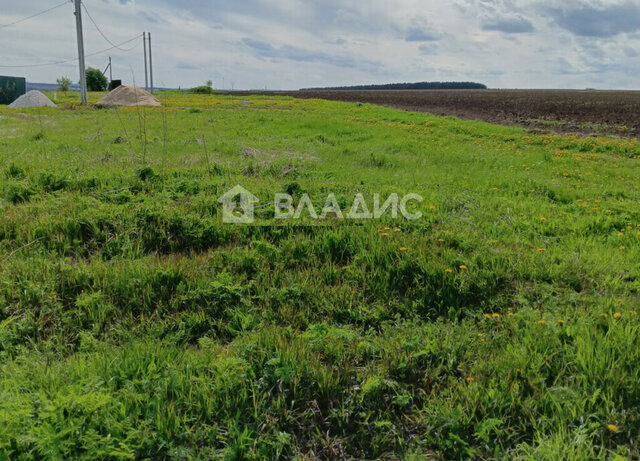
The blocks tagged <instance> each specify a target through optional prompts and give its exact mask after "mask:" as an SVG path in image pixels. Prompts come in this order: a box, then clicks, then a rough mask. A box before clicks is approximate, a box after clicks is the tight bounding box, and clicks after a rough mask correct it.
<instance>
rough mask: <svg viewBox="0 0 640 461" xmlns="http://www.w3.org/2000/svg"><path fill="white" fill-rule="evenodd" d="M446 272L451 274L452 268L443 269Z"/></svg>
mask: <svg viewBox="0 0 640 461" xmlns="http://www.w3.org/2000/svg"><path fill="white" fill-rule="evenodd" d="M444 271H445V272H446V273H447V274H453V269H445V270H444Z"/></svg>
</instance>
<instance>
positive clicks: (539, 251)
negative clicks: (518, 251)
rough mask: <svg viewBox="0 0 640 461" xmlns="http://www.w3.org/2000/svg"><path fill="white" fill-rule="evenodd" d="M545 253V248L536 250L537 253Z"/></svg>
mask: <svg viewBox="0 0 640 461" xmlns="http://www.w3.org/2000/svg"><path fill="white" fill-rule="evenodd" d="M545 251H547V249H546V248H538V253H544V252H545Z"/></svg>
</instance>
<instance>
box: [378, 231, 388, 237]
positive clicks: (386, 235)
mask: <svg viewBox="0 0 640 461" xmlns="http://www.w3.org/2000/svg"><path fill="white" fill-rule="evenodd" d="M380 237H389V234H387V233H386V232H385V233H383V234H380Z"/></svg>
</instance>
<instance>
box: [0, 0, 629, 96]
mask: <svg viewBox="0 0 640 461" xmlns="http://www.w3.org/2000/svg"><path fill="white" fill-rule="evenodd" d="M61 3H62V0H29V1H28V2H25V1H23V2H14V1H10V0H0V74H3V75H21V76H26V77H27V79H28V80H29V81H32V82H55V79H56V78H57V77H59V76H61V75H68V76H69V77H71V78H72V79H73V80H74V81H76V80H77V79H78V69H77V64H76V63H74V62H71V63H66V64H56V65H50V66H42V67H25V68H6V67H2V65H5V66H6V65H14V66H18V65H36V64H42V63H50V62H54V61H55V62H58V61H64V60H67V59H73V58H75V57H77V47H76V46H77V45H76V35H75V19H74V16H73V5H72V3H68V4H65V5H62V6H61V7H59V8H56V9H55V10H53V11H51V12H49V13H46V14H43V15H41V16H38V17H36V18H33V19H30V20H27V21H24V22H22V23H19V24H17V25H15V26H10V27H2V25H4V24H7V23H11V22H13V21H16V20H19V19H21V18H24V17H27V16H30V15H32V14H34V13H38V12H40V11H43V10H46V9H48V8H51V7H55V6H56V5H59V4H61ZM84 3H85V6H86V8H87V10H88V11H89V13H90V14H91V16H92V17H93V19H94V20H95V22H96V23H97V25H98V26H99V28H100V29H101V30H102V32H103V33H104V35H106V37H107V39H109V40H111V42H112V43H115V44H119V43H121V42H124V41H126V40H128V39H130V38H132V37H134V36H136V35H138V34H141V33H142V32H143V31H150V32H152V36H153V45H154V47H153V58H154V74H155V83H156V85H157V86H158V85H162V86H170V87H178V86H181V87H183V88H185V87H191V86H194V85H197V84H202V83H204V82H206V81H207V80H209V79H211V80H213V81H214V86H215V87H217V88H231V86H232V85H233V86H234V88H235V89H250V88H251V89H255V88H265V87H266V88H269V89H297V88H300V87H315V86H332V85H350V84H368V83H389V82H405V81H436V80H439V81H451V80H465V81H466V80H471V81H478V82H482V83H485V84H486V85H488V86H490V87H492V88H585V87H595V88H620V89H623V88H628V89H637V88H638V87H639V86H640V80H639V79H638V78H637V76H638V75H640V0H562V1H558V0H548V1H544V0H540V1H535V0H533V1H531V0H526V1H525V0H450V1H446V2H445V1H442V0H360V1H355V0H241V1H239V0H233V1H229V0H227V1H222V0H182V1H180V2H177V1H175V0H172V1H169V0H153V1H152V0H84ZM84 34H85V41H86V53H87V54H93V53H96V52H99V51H101V50H104V49H106V48H109V47H110V46H111V45H110V44H109V43H108V42H107V41H106V40H105V38H103V37H102V36H101V35H100V34H99V33H98V31H97V30H96V28H95V26H94V25H93V24H92V23H91V21H90V20H89V18H88V17H87V15H86V14H85V15H84ZM136 45H137V47H135V48H134V49H131V47H132V46H136ZM121 48H122V49H114V50H112V51H110V52H107V53H104V54H99V55H96V56H91V57H89V58H87V65H88V66H93V67H99V68H105V67H106V64H107V57H108V56H109V55H111V56H112V58H113V61H114V77H115V78H121V79H123V80H124V81H125V82H130V81H131V80H132V78H133V77H132V76H134V77H135V79H136V83H139V82H141V81H143V80H144V67H143V58H142V53H143V51H142V39H141V38H140V40H137V41H134V42H131V43H128V44H127V45H124V46H122V47H121Z"/></svg>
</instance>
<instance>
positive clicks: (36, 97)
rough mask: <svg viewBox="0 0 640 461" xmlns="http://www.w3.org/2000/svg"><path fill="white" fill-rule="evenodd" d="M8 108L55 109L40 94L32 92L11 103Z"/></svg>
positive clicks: (35, 91) (48, 100)
mask: <svg viewBox="0 0 640 461" xmlns="http://www.w3.org/2000/svg"><path fill="white" fill-rule="evenodd" d="M9 107H13V108H21V107H56V105H55V104H54V103H53V102H51V99H49V98H47V97H46V96H45V95H44V94H42V93H41V92H39V91H37V90H32V91H29V92H28V93H27V94H23V95H22V96H20V97H19V98H18V99H16V100H15V101H13V102H12V103H11V104H9Z"/></svg>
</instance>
